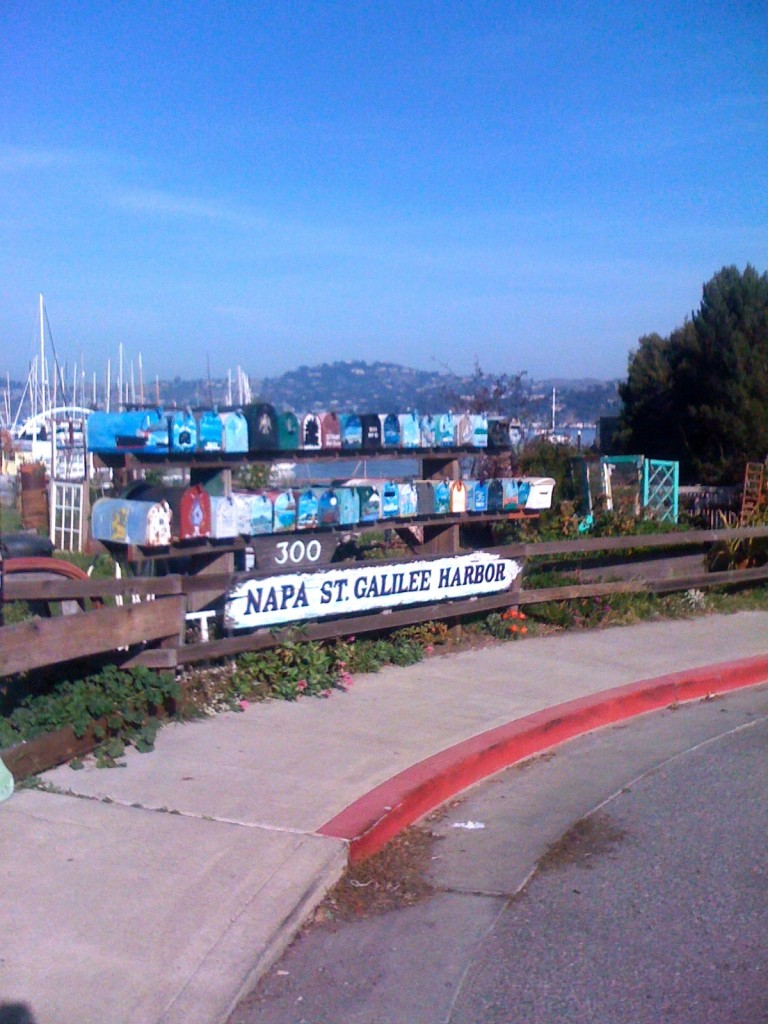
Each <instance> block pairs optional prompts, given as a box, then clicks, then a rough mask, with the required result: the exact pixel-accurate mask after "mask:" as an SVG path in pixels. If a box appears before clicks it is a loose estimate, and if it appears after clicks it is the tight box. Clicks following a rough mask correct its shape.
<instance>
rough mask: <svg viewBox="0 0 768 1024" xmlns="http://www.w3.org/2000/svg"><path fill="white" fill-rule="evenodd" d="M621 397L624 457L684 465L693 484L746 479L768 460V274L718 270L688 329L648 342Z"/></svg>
mask: <svg viewBox="0 0 768 1024" xmlns="http://www.w3.org/2000/svg"><path fill="white" fill-rule="evenodd" d="M619 394H620V397H621V399H622V402H623V408H622V413H621V433H620V439H621V443H622V445H623V447H624V450H625V451H632V452H636V453H638V454H644V455H649V456H652V457H654V456H655V457H658V458H671V459H677V460H679V461H680V463H681V473H682V475H683V478H684V479H687V480H698V481H701V482H702V483H727V482H735V481H738V480H740V479H741V478H742V476H743V472H744V463H745V462H747V461H762V460H763V459H764V458H765V457H766V454H768V274H758V272H757V271H756V270H755V269H754V267H752V266H750V265H747V266H746V268H745V269H744V271H743V272H740V271H739V270H738V268H737V267H733V266H731V267H724V268H723V269H722V270H721V271H720V272H719V273H717V274H715V276H714V277H713V278H712V279H711V280H710V281H708V282H707V283H706V284H705V285H704V288H703V293H702V301H701V305H700V307H699V309H698V310H697V311H695V312H694V313H693V314H692V316H691V318H690V319H687V320H686V321H685V323H684V324H683V326H682V327H679V328H677V329H676V330H674V331H673V332H672V334H670V336H669V337H668V338H662V337H660V336H659V335H658V334H654V335H649V336H647V337H645V338H642V339H641V340H640V343H639V347H638V348H637V349H636V350H635V351H634V352H632V353H631V355H630V358H629V367H628V376H627V380H626V382H625V383H623V384H621V385H620V386H619Z"/></svg>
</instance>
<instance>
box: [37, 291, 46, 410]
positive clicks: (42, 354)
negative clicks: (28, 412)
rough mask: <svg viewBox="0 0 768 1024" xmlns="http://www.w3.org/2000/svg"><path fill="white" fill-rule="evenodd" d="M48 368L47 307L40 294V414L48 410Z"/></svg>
mask: <svg viewBox="0 0 768 1024" xmlns="http://www.w3.org/2000/svg"><path fill="white" fill-rule="evenodd" d="M45 370H46V367H45V307H44V305H43V293H42V292H40V371H39V385H40V412H42V413H45V412H46V411H47V408H48V404H47V402H46V394H45V391H46V372H45Z"/></svg>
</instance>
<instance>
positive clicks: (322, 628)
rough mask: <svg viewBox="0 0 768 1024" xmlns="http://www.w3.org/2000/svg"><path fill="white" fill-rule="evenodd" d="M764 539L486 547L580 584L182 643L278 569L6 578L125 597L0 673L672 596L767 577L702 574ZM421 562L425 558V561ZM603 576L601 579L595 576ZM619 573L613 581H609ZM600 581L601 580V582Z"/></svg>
mask: <svg viewBox="0 0 768 1024" xmlns="http://www.w3.org/2000/svg"><path fill="white" fill-rule="evenodd" d="M762 538H768V526H759V527H742V528H737V529H732V530H722V529H717V530H692V531H687V532H679V533H677V532H672V533H663V534H637V535H633V536H629V537H578V538H574V539H572V540H558V541H543V542H538V543H524V544H520V543H517V544H507V545H503V546H498V547H491V548H487V549H485V550H487V551H489V552H491V553H494V554H498V555H501V556H503V557H506V558H514V559H517V560H519V561H523V562H524V563H528V564H530V560H531V559H533V558H535V559H536V560H537V561H539V559H544V560H553V561H557V560H558V558H559V559H561V560H565V561H564V563H563V564H564V566H565V567H566V568H567V567H569V566H571V565H572V566H573V572H574V574H575V575H576V576H577V577H580V578H582V581H581V582H577V583H573V584H569V585H567V586H561V587H547V588H538V589H535V588H534V589H525V586H524V583H525V575H524V576H523V582H522V585H521V583H520V580H519V578H518V580H517V581H516V583H515V584H513V586H512V588H511V589H510V590H507V591H503V592H500V593H495V594H490V595H486V596H482V597H474V598H465V599H461V600H456V601H449V602H446V601H443V602H439V603H434V604H428V605H414V606H409V607H403V608H396V609H391V610H387V611H380V612H376V613H365V614H359V615H352V616H346V617H344V618H336V619H324V620H321V621H313V622H309V623H307V624H305V625H303V626H301V627H296V626H286V627H285V628H276V629H261V630H257V631H255V632H250V633H240V634H237V635H234V636H227V637H224V638H219V639H214V640H211V641H209V642H206V643H185V638H184V620H185V613H186V610H187V601H188V599H189V597H190V595H193V594H195V593H197V592H199V591H201V590H204V591H213V592H215V593H217V594H218V595H219V598H218V600H217V601H216V602H214V605H215V606H218V607H220V606H221V605H222V604H223V600H224V596H225V594H226V593H227V591H228V590H229V589H230V588H231V587H232V585H233V584H234V583H235V582H242V581H243V580H246V579H260V578H264V577H266V576H270V577H272V576H278V575H281V574H282V573H281V571H280V570H277V571H275V570H271V571H266V570H265V571H261V572H253V573H240V574H236V575H228V574H218V575H205V576H203V577H195V576H179V575H168V576H159V577H149V578H144V577H127V578H123V579H87V580H78V579H68V578H63V577H59V578H41V579H34V578H30V577H14V576H13V575H8V576H6V578H5V580H4V587H3V601H4V602H11V601H43V602H57V601H59V602H61V601H70V602H71V601H79V602H84V601H87V600H90V601H93V600H94V599H99V600H101V601H108V600H109V599H113V600H114V599H118V601H119V602H122V606H118V607H109V608H107V607H105V608H96V609H95V610H93V611H87V612H81V613H79V614H77V615H76V616H74V617H73V616H55V617H52V618H50V619H39V618H36V619H34V620H32V621H31V622H24V623H20V624H18V625H13V626H4V627H2V628H0V675H9V674H12V673H17V672H24V671H28V670H31V669H35V668H40V667H42V666H45V665H51V664H57V663H59V662H64V661H67V660H71V659H76V658H82V657H86V656H89V655H91V654H104V653H107V652H114V654H115V661H116V663H118V664H122V665H126V666H130V665H139V664H142V665H147V666H150V667H153V668H172V667H174V666H176V665H182V664H192V663H199V662H203V661H209V660H214V659H216V658H220V657H229V656H233V655H235V654H238V653H241V652H243V651H248V650H258V649H263V648H266V647H271V646H275V645H278V644H280V643H282V642H285V640H286V639H297V638H303V639H307V640H321V639H330V638H332V637H337V636H344V635H348V634H350V633H365V632H373V631H376V630H382V629H391V628H396V627H399V626H403V625H408V624H411V623H418V622H424V621H428V620H430V619H447V618H450V619H458V618H459V617H461V616H467V615H472V614H476V613H480V612H484V611H491V610H493V609H497V608H502V607H509V606H510V605H522V606H526V605H534V604H538V603H541V602H545V601H553V600H558V601H563V600H573V599H578V598H584V597H607V596H609V595H611V594H616V593H638V592H669V591H674V590H688V589H694V588H695V589H705V588H709V587H717V586H733V585H739V584H744V583H751V582H758V581H761V580H765V579H768V566H759V567H753V568H748V569H731V570H727V571H718V572H705V571H703V553H704V552H705V551H706V550H707V549H708V548H710V547H711V546H712V545H713V544H720V545H727V544H731V543H733V542H734V541H747V540H752V539H762ZM694 548H698V549H699V551H700V552H701V553H702V554H701V558H700V559H699V558H697V557H695V556H692V555H690V554H689V552H690V551H691V550H692V549H694ZM600 553H601V554H602V555H603V556H605V557H607V558H608V559H610V558H613V559H614V564H611V565H605V566H604V567H603V568H602V569H594V568H592V569H590V570H588V571H584V570H583V569H581V568H580V566H579V561H580V560H586V561H589V560H590V559H591V560H592V561H594V558H595V556H596V555H597V554H600ZM621 554H626V557H625V558H623V559H620V560H619V561H615V559H616V557H617V556H620V555H621ZM649 555H650V558H651V559H653V562H651V561H650V559H649ZM660 556H661V557H660ZM426 557H429V556H426ZM436 557H437V556H436ZM420 558H421V559H422V560H423V559H424V558H425V556H423V555H422V556H420ZM397 561H398V562H404V563H405V562H407V561H409V558H408V556H407V555H403V556H398V558H397ZM342 564H347V563H338V564H337V563H334V564H333V565H332V566H331V567H332V568H336V567H341V566H342ZM349 564H351V565H353V566H354V567H355V568H358V567H364V566H366V565H371V566H381V565H383V564H384V563H383V562H381V561H370V562H355V563H349ZM325 568H327V566H326V567H325ZM680 570H682V571H680ZM692 570H693V571H692ZM569 571H570V569H569ZM285 572H289V573H290V572H295V569H286V570H285ZM596 574H597V577H598V578H595V576H596ZM612 574H614V578H611V575H612ZM601 576H602V577H603V578H599V577H601ZM616 576H618V577H620V578H618V579H617V578H615V577H616ZM149 598H155V599H156V600H148V599H149ZM158 643H160V644H161V646H158Z"/></svg>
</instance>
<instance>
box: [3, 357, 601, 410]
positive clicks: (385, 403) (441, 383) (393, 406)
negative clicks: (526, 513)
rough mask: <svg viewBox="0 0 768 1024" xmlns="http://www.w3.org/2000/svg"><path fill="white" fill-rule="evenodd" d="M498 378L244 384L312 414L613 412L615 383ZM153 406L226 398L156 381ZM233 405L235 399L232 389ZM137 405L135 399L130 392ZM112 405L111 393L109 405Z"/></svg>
mask: <svg viewBox="0 0 768 1024" xmlns="http://www.w3.org/2000/svg"><path fill="white" fill-rule="evenodd" d="M497 383H499V381H498V380H497V379H496V378H494V377H493V376H492V375H489V374H485V375H480V376H479V375H478V374H468V375H466V376H461V375H458V374H453V373H448V372H446V371H441V372H436V371H429V370H415V369H413V368H411V367H408V366H400V365H398V364H397V363H384V362H375V363H367V362H364V361H363V360H353V361H345V362H336V363H322V364H320V365H318V366H300V367H298V368H297V369H295V370H290V371H288V372H287V373H283V374H281V375H280V376H279V377H265V378H263V379H261V380H258V379H255V378H251V379H250V387H251V391H252V394H253V399H254V400H259V399H261V400H263V401H266V402H272V403H273V404H274V405H276V406H277V407H278V408H290V409H294V410H296V411H306V412H309V411H313V410H314V411H318V410H322V409H335V410H338V411H340V412H344V411H345V410H356V411H358V412H365V411H373V412H383V411H386V410H388V409H389V410H392V411H393V412H403V411H406V410H409V409H416V410H418V411H419V412H425V413H426V412H430V413H432V412H439V411H441V410H445V409H461V408H465V409H466V408H469V407H471V405H472V404H473V399H474V400H475V403H474V404H475V405H485V403H482V402H479V401H478V399H479V397H480V396H481V395H483V394H485V395H490V396H492V398H491V400H490V401H489V402H488V403H487V405H486V406H485V407H487V408H488V411H491V412H496V413H500V414H503V415H508V416H514V417H517V418H519V419H521V420H524V421H526V422H531V421H538V422H542V423H545V424H549V423H550V422H551V418H552V391H553V388H554V389H555V398H556V422H557V424H558V425H560V426H562V425H565V424H569V423H586V424H594V423H596V422H597V420H598V418H599V417H600V416H605V415H614V414H616V413H617V412H618V410H619V406H620V402H619V398H618V393H617V389H616V385H617V382H616V381H600V380H595V379H592V378H585V379H579V380H563V379H559V378H553V379H550V380H541V381H529V380H528V379H527V378H526V377H523V378H522V380H521V381H516V379H515V378H514V377H513V378H510V379H507V380H503V379H502V380H501V383H502V384H503V385H504V387H502V388H501V389H500V390H499V389H498V388H497V387H496V385H497ZM17 389H18V398H20V397H21V384H20V383H19V384H18V385H15V384H14V383H13V382H12V384H11V405H12V407H13V408H15V406H16V404H17V400H18V398H17V396H16V394H15V392H16V391H17ZM157 392H159V399H160V404H161V405H165V406H169V407H170V406H174V405H176V406H186V405H191V406H193V407H197V408H199V407H201V406H210V405H218V406H224V405H226V404H227V400H228V387H227V381H226V380H225V379H222V378H216V379H212V380H210V381H209V380H204V379H196V380H184V379H182V378H181V377H175V378H174V379H173V380H161V381H159V384H158V387H157ZM157 392H156V387H155V384H154V383H153V384H152V385H151V387H148V388H147V393H146V395H145V401H146V403H147V404H153V403H155V401H156V393H157ZM98 398H99V405H100V407H101V408H103V407H104V398H103V395H101V394H99V396H98ZM232 399H233V402H234V403H235V404H236V403H237V402H238V396H237V393H236V391H234V392H233V395H232ZM137 400H138V395H137ZM115 404H116V396H115V394H114V393H113V396H112V406H113V408H114V406H115Z"/></svg>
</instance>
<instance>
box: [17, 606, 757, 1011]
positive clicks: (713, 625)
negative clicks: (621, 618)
mask: <svg viewBox="0 0 768 1024" xmlns="http://www.w3.org/2000/svg"><path fill="white" fill-rule="evenodd" d="M757 655H766V656H768V613H765V612H743V613H739V614H738V615H732V616H711V617H706V618H701V619H696V620H691V621H674V622H661V623H648V624H642V625H637V626H632V627H624V628H620V629H610V630H603V631H590V632H584V633H574V634H565V635H561V636H556V637H551V638H542V639H527V640H525V641H524V642H522V643H517V644H505V645H497V646H494V647H490V648H488V649H484V650H482V651H478V652H467V653H462V654H455V655H450V656H446V657H435V658H431V659H429V660H427V661H425V662H422V663H420V664H418V665H415V666H411V667H409V668H388V669H385V670H383V671H382V672H380V673H378V674H377V675H375V676H361V677H359V678H357V679H356V680H355V685H354V687H353V689H352V690H351V691H350V692H349V693H346V694H344V693H334V695H333V696H332V697H331V698H330V699H329V700H313V699H306V700H303V701H299V702H298V703H296V704H285V703H282V702H279V701H274V702H269V703H266V704H260V705H252V706H250V707H249V708H248V709H247V710H246V711H245V712H244V713H243V714H222V715H219V716H217V717H215V718H212V719H209V720H206V721H202V722H194V723H189V724H185V725H171V726H169V727H167V728H165V729H163V730H162V731H161V733H160V735H159V737H158V742H157V746H156V750H155V752H154V753H152V754H148V755H141V754H137V753H135V751H130V752H129V754H128V756H127V757H126V759H125V760H126V767H124V768H119V769H114V770H99V769H96V768H87V769H86V770H83V771H80V772H75V771H72V770H71V769H70V768H68V767H62V768H58V769H56V770H54V771H51V772H48V773H46V775H45V776H44V777H43V781H44V782H45V783H46V784H47V785H48V786H49V787H51V789H52V790H53V791H51V792H44V791H40V790H23V791H20V792H17V793H16V794H14V796H13V797H11V799H10V800H9V801H7V802H6V803H5V804H3V805H0V892H1V893H2V895H1V896H0V907H1V908H2V909H1V910H0V1024H2V1021H3V1004H4V1003H5V1004H11V1003H25V1004H27V1006H28V1008H29V1010H30V1012H31V1014H32V1015H33V1019H34V1020H35V1021H37V1024H73V1022H75V1021H77V1022H78V1024H105V1022H108V1024H123V1022H125V1024H128V1022H131V1024H145V1022H146V1024H155V1022H158V1024H160V1022H162V1024H182V1022H183V1024H219V1022H220V1021H222V1020H224V1019H225V1018H226V1016H227V1014H228V1012H229V1011H230V1009H231V1008H232V1006H233V1005H234V1003H235V1001H236V1000H237V998H238V996H239V995H240V994H241V993H242V992H243V991H244V990H245V989H247V988H248V987H249V986H250V985H251V984H252V983H253V982H254V981H255V979H256V978H257V977H258V976H259V974H260V973H261V972H262V971H263V970H264V969H266V967H267V966H268V965H269V964H270V963H271V962H272V961H273V960H274V959H275V957H276V956H277V955H278V954H279V952H280V951H281V950H282V948H283V947H284V945H285V944H286V943H287V942H288V941H289V940H290V938H291V937H292V935H293V934H294V933H295V931H296V929H297V928H298V927H299V926H300V924H301V923H302V921H303V920H304V919H305V918H306V916H307V914H308V913H309V912H310V910H311V908H312V907H313V906H314V905H315V903H316V902H317V901H318V900H319V898H321V896H322V894H323V893H324V892H325V890H326V889H327V888H328V887H329V886H330V885H331V884H333V883H334V882H335V881H336V879H337V878H338V877H339V875H340V874H341V872H342V871H343V868H344V866H345V864H346V860H347V850H348V846H347V843H346V842H345V841H344V840H342V839H339V838H333V837H330V836H326V835H321V834H319V833H320V830H321V829H322V827H323V826H324V825H325V824H326V823H328V822H329V820H330V819H333V818H334V817H336V816H337V815H339V814H340V813H341V812H342V811H344V810H345V808H347V807H348V806H349V805H350V804H352V803H354V802H355V801H357V800H359V799H360V798H361V797H363V796H364V795H365V794H366V793H369V792H370V791H371V790H373V789H375V787H377V786H381V784H383V783H385V782H386V781H387V780H388V779H391V778H392V776H394V775H397V774H398V773H401V772H405V771H406V770H407V769H409V768H411V766H413V765H416V764H418V763H420V762H423V761H424V760H425V759H428V758H431V757H433V756H434V755H436V754H439V752H441V751H444V750H446V748H449V747H452V746H454V745H455V744H461V743H462V742H464V741H467V740H469V739H471V738H473V737H477V736H478V734H482V733H484V732H485V731H487V730H492V729H495V728H498V727H500V726H505V725H506V724H507V723H510V722H516V721H519V720H520V719H523V718H525V717H526V716H529V715H533V714H535V713H537V712H541V711H542V710H543V709H546V708H552V707H554V706H556V705H560V704H563V703H564V702H569V701H574V700H575V699H577V698H587V697H589V696H590V695H597V694H600V693H603V692H605V691H608V690H611V689H612V688H615V687H618V686H622V685H625V684H628V683H632V682H635V681H638V680H645V679H650V678H653V677H658V676H662V675H666V674H669V673H673V672H680V671H682V670H694V669H701V668H703V667H705V666H710V665H713V664H720V663H727V662H732V661H734V660H736V659H742V658H747V657H750V656H757ZM765 679H768V661H766V669H765V674H764V676H762V678H761V680H760V681H763V680H765ZM755 681H757V680H755ZM427 763H428V764H430V763H431V762H427Z"/></svg>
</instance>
